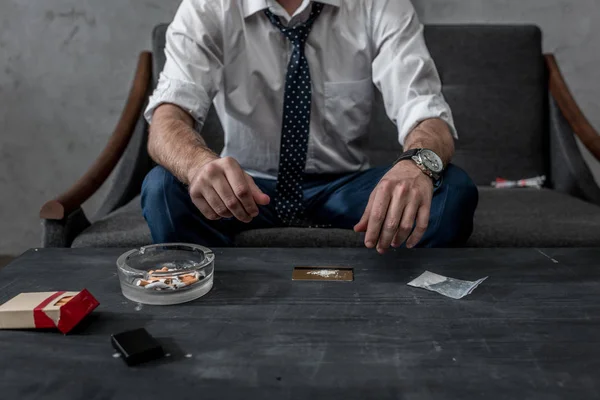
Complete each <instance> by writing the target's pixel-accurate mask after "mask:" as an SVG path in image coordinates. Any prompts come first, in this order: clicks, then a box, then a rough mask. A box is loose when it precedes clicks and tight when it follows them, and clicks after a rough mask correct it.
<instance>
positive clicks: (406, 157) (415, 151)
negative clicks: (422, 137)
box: [394, 149, 421, 165]
mask: <svg viewBox="0 0 600 400" xmlns="http://www.w3.org/2000/svg"><path fill="white" fill-rule="evenodd" d="M419 151H421V149H410V150H407V151H405V152H404V153H402V154H401V155H400V157H398V159H397V160H396V161H395V162H394V165H396V164H398V163H399V162H400V161H404V160H411V159H412V158H413V157H414V156H416V155H417V154H418V153H419Z"/></svg>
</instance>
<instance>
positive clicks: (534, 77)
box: [40, 25, 600, 247]
mask: <svg viewBox="0 0 600 400" xmlns="http://www.w3.org/2000/svg"><path fill="white" fill-rule="evenodd" d="M166 27H167V25H160V26H158V27H156V29H155V30H154V32H153V53H148V52H145V53H142V55H141V56H140V62H139V65H138V69H137V72H136V77H135V80H134V84H133V88H132V91H131V94H130V97H129V100H128V102H127V105H126V107H125V110H124V112H123V115H122V117H121V120H120V121H119V124H118V125H117V128H116V130H115V132H114V134H113V136H112V137H111V139H110V141H109V143H108V144H107V147H106V148H105V149H104V151H103V152H102V153H101V155H100V156H99V158H98V160H97V161H96V163H95V164H94V165H92V167H91V168H90V170H89V171H88V172H87V173H86V174H85V175H84V176H83V177H82V178H81V179H80V180H79V181H78V182H77V183H76V184H75V185H74V186H73V187H72V188H71V189H69V190H68V191H67V192H65V193H64V194H62V195H60V196H59V197H57V198H56V199H53V200H50V201H48V202H47V203H46V204H44V206H43V207H42V209H41V212H40V216H41V218H42V221H43V243H42V244H43V246H45V247H70V246H72V247H90V246H93V247H114V246H119V247H133V246H139V245H144V244H148V243H150V242H151V238H150V233H149V230H148V228H147V226H146V224H145V221H144V219H143V217H142V214H141V208H140V199H139V193H140V187H141V183H142V181H143V178H144V176H145V174H146V173H147V172H148V171H149V170H150V168H151V167H152V161H151V159H150V158H149V156H148V153H147V151H146V140H147V130H148V126H147V124H146V122H145V121H144V120H143V118H142V117H141V112H142V109H143V107H144V106H145V101H146V99H147V97H148V94H149V93H150V92H151V91H152V88H153V86H154V85H155V84H156V81H157V77H158V73H159V72H160V71H161V69H162V66H163V64H164V53H163V46H164V41H165V31H166ZM425 34H426V39H427V42H428V45H429V48H430V51H431V53H432V55H433V57H434V59H435V61H436V64H437V66H438V69H439V72H440V75H441V78H442V81H443V85H444V86H443V90H444V95H445V96H446V99H447V100H448V102H449V103H450V105H451V106H452V109H453V112H454V116H455V120H456V126H457V128H458V131H459V135H460V139H459V141H458V142H457V146H456V148H457V150H456V156H455V158H454V163H455V164H457V165H459V166H461V167H462V168H464V169H465V170H466V171H467V172H468V173H469V174H470V175H471V177H472V178H473V180H474V181H475V183H476V184H477V185H478V186H479V187H480V201H479V207H478V210H477V213H476V217H475V228H474V232H473V235H472V237H471V239H470V241H469V243H468V246H472V247H501V246H514V247H530V246H531V247H534V246H535V247H555V246H599V245H600V188H599V187H598V186H597V184H596V183H595V181H594V178H593V176H592V174H591V173H590V170H589V169H588V167H587V166H586V164H585V162H584V161H583V159H582V157H581V154H580V151H579V149H578V147H577V144H576V140H575V135H577V136H579V137H580V139H581V140H582V141H583V142H584V144H586V145H588V147H589V148H590V150H591V151H592V152H593V153H594V154H595V155H596V157H598V158H600V139H599V137H598V135H597V133H596V132H595V131H594V130H593V128H592V127H591V126H590V125H589V123H587V121H586V120H585V117H583V115H582V114H581V112H580V110H579V108H578V107H577V105H576V104H575V102H574V101H573V98H572V96H571V95H570V93H569V91H568V89H567V86H566V85H565V83H564V81H563V80H562V77H561V75H560V72H559V70H558V67H557V65H556V62H555V60H554V57H553V56H552V55H543V54H542V49H541V42H542V37H541V32H540V30H539V29H538V28H537V27H534V26H495V25H480V26H474V25H453V26H427V27H426V30H425ZM377 96H378V95H377ZM202 135H203V137H204V138H205V139H207V141H208V143H209V145H210V146H211V147H212V148H213V149H214V150H216V151H218V150H220V148H221V147H222V145H223V135H222V131H221V126H220V123H219V119H218V117H217V116H216V114H215V112H214V110H211V112H210V115H209V116H208V118H207V121H206V124H205V126H204V128H203V130H202ZM363 145H364V148H365V149H366V150H367V151H368V152H369V154H370V155H371V157H372V160H376V161H377V164H390V163H391V162H392V161H393V160H395V159H396V157H397V156H398V154H400V153H401V151H402V149H401V148H400V146H399V145H398V143H397V141H396V129H395V127H394V126H393V124H392V123H391V122H390V121H389V120H388V118H387V116H386V115H385V112H384V109H383V106H382V101H381V98H379V97H377V98H376V101H375V103H374V109H373V115H372V120H371V134H370V135H369V137H367V138H366V139H365V140H364V143H363ZM117 165H118V168H117V170H116V171H115V173H116V176H115V179H114V180H113V183H112V187H111V189H110V192H109V194H108V196H107V197H106V200H105V202H104V204H103V206H102V207H101V208H100V211H99V212H98V215H96V216H95V218H94V219H93V223H90V222H89V221H88V219H87V218H86V216H85V215H84V213H83V211H82V210H81V207H80V206H81V204H82V203H83V202H84V201H85V200H87V199H88V198H89V197H90V196H91V195H92V194H93V193H94V192H95V191H96V190H97V189H98V187H99V186H100V185H101V184H102V183H103V182H104V181H105V180H106V178H107V177H108V175H109V174H110V173H111V171H112V170H113V169H114V168H115V167H117ZM538 175H546V176H547V177H548V180H547V182H546V187H545V188H543V189H539V190H538V189H503V190H501V189H493V188H491V187H490V186H489V185H490V182H491V181H493V180H494V179H495V178H496V177H504V178H508V179H520V178H527V177H534V176H538ZM236 245H238V246H248V247H252V246H277V247H289V246H296V247H303V246H314V247H319V246H328V247H351V246H362V245H363V244H362V238H361V236H360V235H359V234H355V233H354V232H352V231H346V230H337V229H305V228H298V229H296V228H282V229H269V230H255V231H247V232H242V233H240V234H239V235H238V236H237V238H236Z"/></svg>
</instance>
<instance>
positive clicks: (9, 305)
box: [0, 289, 100, 333]
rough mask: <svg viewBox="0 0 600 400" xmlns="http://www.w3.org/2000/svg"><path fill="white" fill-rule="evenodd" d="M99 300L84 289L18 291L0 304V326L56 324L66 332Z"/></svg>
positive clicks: (41, 326) (16, 327) (33, 326)
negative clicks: (72, 290)
mask: <svg viewBox="0 0 600 400" xmlns="http://www.w3.org/2000/svg"><path fill="white" fill-rule="evenodd" d="M99 304H100V303H98V300H96V299H95V298H94V296H92V294H91V293H90V292H88V291H87V290H86V289H84V290H82V291H80V292H38V293H21V294H19V295H17V296H15V297H13V298H12V299H10V300H9V301H7V302H6V303H4V304H2V305H1V306H0V329H28V328H32V329H41V328H57V329H58V330H59V331H61V332H62V333H68V332H69V331H71V330H72V329H73V328H74V327H75V325H77V324H78V323H79V322H80V321H81V320H82V319H83V318H84V317H85V316H86V315H88V314H90V313H91V312H92V311H93V310H94V309H95V308H96V307H98V305H99Z"/></svg>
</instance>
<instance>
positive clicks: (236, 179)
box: [225, 162, 258, 218]
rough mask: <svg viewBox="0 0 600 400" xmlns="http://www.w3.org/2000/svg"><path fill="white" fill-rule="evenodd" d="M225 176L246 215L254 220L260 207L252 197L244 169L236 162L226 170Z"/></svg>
mask: <svg viewBox="0 0 600 400" xmlns="http://www.w3.org/2000/svg"><path fill="white" fill-rule="evenodd" d="M225 176H226V177H227V181H228V182H229V186H231V188H232V191H233V194H234V195H235V197H237V199H238V200H239V202H240V203H241V204H242V207H244V210H245V212H246V214H248V215H249V216H250V217H252V218H254V217H256V216H257V215H258V207H257V205H256V202H255V201H254V197H253V196H252V191H251V189H250V185H248V180H247V179H246V173H245V172H244V170H242V168H241V167H240V166H239V164H237V162H235V164H234V163H233V162H232V165H231V166H229V167H228V168H225Z"/></svg>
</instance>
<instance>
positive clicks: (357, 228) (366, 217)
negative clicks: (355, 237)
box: [354, 199, 373, 232]
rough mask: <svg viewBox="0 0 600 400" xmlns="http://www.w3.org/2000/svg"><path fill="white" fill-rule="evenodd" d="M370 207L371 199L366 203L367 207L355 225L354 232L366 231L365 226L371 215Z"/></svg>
mask: <svg viewBox="0 0 600 400" xmlns="http://www.w3.org/2000/svg"><path fill="white" fill-rule="evenodd" d="M372 205H373V201H372V200H371V199H369V202H368V203H367V207H366V208H365V212H363V215H362V217H361V218H360V221H358V223H357V224H356V225H354V231H355V232H365V231H366V230H367V225H368V222H369V215H370V214H371V207H372Z"/></svg>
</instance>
